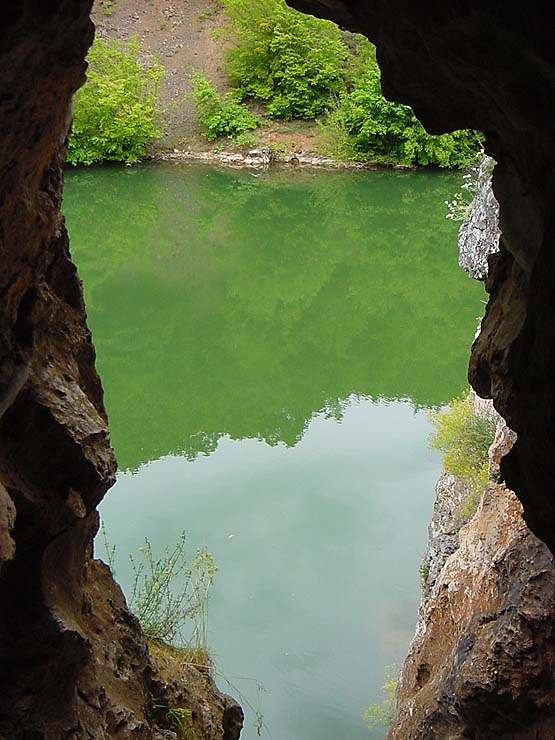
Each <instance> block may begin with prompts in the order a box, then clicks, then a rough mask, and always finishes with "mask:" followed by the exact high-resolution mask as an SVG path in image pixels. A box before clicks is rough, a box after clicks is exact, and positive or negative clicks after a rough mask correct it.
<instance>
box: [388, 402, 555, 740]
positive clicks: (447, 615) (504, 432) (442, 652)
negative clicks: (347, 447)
mask: <svg viewBox="0 0 555 740" xmlns="http://www.w3.org/2000/svg"><path fill="white" fill-rule="evenodd" d="M488 403H491V402H487V401H483V400H481V399H478V398H476V397H474V404H475V410H476V411H477V413H479V414H481V415H486V416H489V415H490V414H491V413H492V409H491V406H490V407H489V408H488ZM514 442H515V436H514V433H513V432H511V431H510V430H509V429H508V428H507V425H506V423H505V421H504V420H503V419H501V418H498V422H497V432H496V436H495V440H494V442H493V443H492V445H491V447H490V449H489V458H490V474H491V475H495V473H496V472H498V469H499V460H500V458H502V457H503V456H504V455H505V454H507V452H508V451H509V450H510V448H511V446H512V445H513V444H514ZM469 493H470V491H469V489H468V488H467V486H466V484H465V483H464V481H462V480H460V479H458V478H456V477H455V476H452V475H450V474H449V473H446V472H444V473H443V474H442V476H441V478H440V480H439V482H438V485H437V488H436V501H435V505H434V515H433V518H432V522H431V524H430V527H429V532H428V545H427V548H426V552H425V554H424V558H423V561H422V568H421V579H422V601H421V606H420V613H419V619H418V625H417V629H416V634H415V637H414V639H413V641H412V644H411V647H410V651H409V654H408V656H407V658H406V660H405V662H404V664H403V667H402V670H401V673H400V677H399V684H398V692H397V711H396V714H395V718H394V721H393V724H392V726H391V729H390V731H389V734H388V740H418V739H421V740H435V739H437V740H462V738H475V740H482V739H483V740H489V739H490V738H494V737H495V738H500V740H509V739H510V740H513V739H514V740H519V739H520V740H525V739H526V740H527V739H528V738H530V739H532V738H533V739H534V740H550V739H551V738H553V737H555V673H554V671H553V668H554V665H555V644H554V643H553V639H554V637H555V558H554V557H553V555H552V554H551V552H550V551H549V549H548V548H547V546H546V545H545V544H544V543H543V542H541V540H539V539H538V538H537V537H535V536H534V535H533V534H532V533H531V532H530V530H529V528H528V527H527V526H526V524H525V522H524V520H523V518H522V507H521V505H520V502H519V501H518V499H517V498H516V496H515V495H514V494H513V493H512V492H511V491H509V490H508V489H507V488H506V487H505V486H504V485H495V484H493V483H490V484H489V485H488V486H487V488H486V490H485V493H484V495H483V497H482V500H481V502H480V504H479V506H478V510H477V511H476V513H475V514H474V515H473V516H472V518H471V519H470V521H468V514H467V513H466V510H465V508H466V507H465V501H466V499H467V496H468V495H469Z"/></svg>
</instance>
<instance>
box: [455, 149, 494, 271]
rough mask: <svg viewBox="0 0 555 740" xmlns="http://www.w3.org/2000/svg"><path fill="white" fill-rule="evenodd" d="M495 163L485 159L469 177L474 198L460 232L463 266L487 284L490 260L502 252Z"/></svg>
mask: <svg viewBox="0 0 555 740" xmlns="http://www.w3.org/2000/svg"><path fill="white" fill-rule="evenodd" d="M494 166H495V162H494V161H493V159H492V158H491V157H488V156H487V155H484V156H483V157H482V159H481V161H480V162H479V163H478V164H477V165H475V166H474V167H473V168H472V169H471V171H470V172H469V173H468V174H467V175H465V178H466V182H465V184H464V185H463V187H466V188H468V189H469V190H470V192H472V193H473V195H474V197H473V199H472V203H471V204H470V208H469V210H468V213H467V214H466V216H465V218H464V220H463V222H462V224H461V227H460V229H459V265H460V266H461V267H462V269H463V270H464V271H465V272H467V273H468V274H469V275H470V277H472V278H475V279H476V280H484V279H485V277H486V275H487V274H488V257H489V255H490V254H495V253H496V252H498V251H499V237H500V236H501V230H500V229H499V204H498V203H497V201H496V199H495V195H494V194H493V188H492V172H493V168H494Z"/></svg>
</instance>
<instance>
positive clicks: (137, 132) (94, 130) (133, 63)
mask: <svg viewBox="0 0 555 740" xmlns="http://www.w3.org/2000/svg"><path fill="white" fill-rule="evenodd" d="M140 54H141V46H140V44H139V42H138V41H136V40H133V41H129V42H126V43H124V42H122V41H118V40H117V39H108V40H104V39H101V38H99V37H97V38H96V39H95V41H94V44H93V46H92V47H91V49H90V51H89V55H88V62H89V69H88V73H87V82H86V83H85V85H84V86H83V87H82V88H81V89H80V90H78V91H77V93H76V95H75V98H74V109H73V133H72V135H71V138H70V141H69V149H68V161H69V162H71V163H72V164H85V165H89V164H93V162H101V161H103V160H113V161H125V162H136V161H137V160H138V159H140V157H142V156H144V155H145V154H146V151H147V147H148V145H149V144H150V142H151V141H152V140H153V139H155V138H156V137H158V136H160V134H161V133H162V131H161V126H160V124H159V117H158V105H157V101H158V91H159V89H160V85H161V83H162V80H163V69H162V67H161V65H160V64H159V63H158V62H156V61H151V63H150V65H149V66H148V67H146V68H145V67H144V66H143V64H142V63H141V59H140Z"/></svg>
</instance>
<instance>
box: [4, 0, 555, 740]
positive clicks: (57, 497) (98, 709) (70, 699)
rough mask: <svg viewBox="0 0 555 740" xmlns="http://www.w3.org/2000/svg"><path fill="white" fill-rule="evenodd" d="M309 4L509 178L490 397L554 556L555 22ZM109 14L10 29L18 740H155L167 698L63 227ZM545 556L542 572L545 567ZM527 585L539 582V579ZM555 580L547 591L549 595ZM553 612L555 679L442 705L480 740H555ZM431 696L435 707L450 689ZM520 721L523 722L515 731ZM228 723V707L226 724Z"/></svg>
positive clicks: (46, 16)
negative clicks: (130, 556)
mask: <svg viewBox="0 0 555 740" xmlns="http://www.w3.org/2000/svg"><path fill="white" fill-rule="evenodd" d="M296 4H297V5H298V6H300V7H301V9H303V10H309V11H312V12H315V13H317V14H322V15H329V14H333V15H334V17H335V19H336V20H338V21H339V22H340V23H342V24H344V25H345V26H349V27H350V28H353V29H355V30H360V31H363V32H365V33H367V34H368V35H369V36H370V37H371V38H374V39H375V41H376V43H377V47H378V50H379V55H380V61H381V64H382V69H383V71H384V79H385V80H386V89H387V92H388V94H389V95H391V96H393V97H397V98H399V99H402V100H403V101H405V102H408V103H410V104H412V105H413V107H414V108H415V110H416V112H417V113H418V114H419V116H420V117H421V118H422V120H423V121H424V123H425V124H426V125H427V127H428V128H429V129H431V130H436V131H442V130H449V129H452V128H461V127H467V126H470V127H475V128H480V129H483V130H484V131H485V133H486V148H487V151H488V152H489V153H490V154H492V155H493V156H494V157H495V159H496V160H497V161H498V163H499V164H498V167H497V169H496V174H495V189H496V194H497V197H498V199H499V201H500V206H501V226H502V231H503V242H502V250H501V254H500V256H499V257H498V258H496V259H495V260H494V261H493V263H492V271H491V274H490V279H489V285H488V288H489V291H490V296H491V298H490V303H489V306H488V310H487V314H486V319H485V322H484V329H483V331H482V333H481V335H480V338H479V339H478V341H477V343H476V344H475V345H474V349H473V355H472V359H471V380H472V382H473V385H474V386H475V388H476V389H477V390H478V391H479V392H480V393H482V394H483V395H485V396H493V397H494V402H495V405H496V407H497V409H498V410H499V411H500V412H501V413H502V414H503V415H504V416H505V418H506V419H507V420H508V422H509V424H510V426H511V427H512V428H514V429H515V430H516V431H517V432H518V435H519V437H518V443H517V445H515V447H514V448H513V450H512V451H511V453H510V455H509V456H507V457H506V458H505V459H504V461H503V463H502V473H503V474H504V476H505V478H506V480H507V482H508V483H509V484H510V486H511V487H512V488H513V489H514V490H515V491H516V493H517V495H518V496H519V498H520V500H521V501H522V502H523V505H524V514H525V517H526V520H527V522H528V523H529V525H530V526H531V528H532V530H533V531H534V532H535V533H536V534H538V535H539V536H540V537H541V538H542V539H543V540H544V541H545V542H546V543H547V544H548V545H549V546H550V547H553V535H552V531H553V527H552V524H553V504H552V495H551V474H550V468H549V461H550V459H551V457H552V445H553V444H554V442H553V435H552V434H551V430H552V416H553V414H552V392H553V391H552V387H553V381H552V376H553V374H552V364H553V359H552V358H553V356H554V342H553V331H552V326H553V317H552V315H551V312H552V303H553V302H552V300H551V298H552V292H553V289H552V282H551V281H552V279H553V278H552V275H553V270H552V265H551V260H552V256H551V255H552V248H551V241H552V238H553V230H554V227H553V207H552V206H553V193H554V192H555V188H554V187H553V174H552V173H553V170H552V168H551V160H552V158H553V155H552V141H553V127H554V123H553V122H554V116H553V115H552V113H553V83H552V79H553V68H554V66H555V65H554V59H553V49H552V45H551V43H550V39H549V28H550V24H549V22H548V21H549V8H548V6H547V4H545V5H544V4H540V5H538V6H534V7H533V8H527V9H526V10H524V9H522V8H519V7H517V6H516V5H515V6H510V7H508V8H507V7H504V8H503V13H501V10H500V8H499V6H498V5H497V4H495V3H491V4H487V5H483V4H481V5H479V6H471V7H467V6H466V5H463V3H455V4H452V5H451V6H450V7H449V8H444V7H442V8H439V7H438V6H437V4H436V3H432V2H430V3H427V4H425V5H424V6H420V7H419V8H418V9H414V8H411V7H410V4H408V3H404V2H399V3H397V5H396V11H397V12H395V13H394V12H393V11H392V9H391V8H390V7H389V8H387V9H386V8H385V7H384V6H385V4H383V3H380V2H367V3H362V2H360V3H357V2H349V3H347V2H345V3H341V2H337V3H333V4H332V5H330V4H329V3H327V2H326V3H320V2H302V3H301V2H300V1H299V2H298V3H296ZM89 11H90V3H88V2H84V1H83V2H69V0H66V1H65V2H60V3H43V2H39V1H38V0H34V1H31V0H29V2H24V3H21V4H20V5H19V6H18V7H17V8H13V9H12V10H10V11H9V12H8V11H6V12H5V14H4V21H5V24H4V26H3V30H2V36H1V47H0V82H1V85H2V90H1V95H0V100H1V108H0V121H1V126H2V131H3V132H4V139H3V147H2V153H1V158H0V167H1V171H2V199H1V201H0V217H1V227H2V228H1V232H0V236H1V239H2V243H1V249H2V264H3V270H2V275H1V283H0V292H1V295H2V305H3V311H2V316H1V324H0V348H1V357H0V362H1V365H0V389H1V394H2V403H1V405H0V408H1V410H2V419H1V424H0V436H1V439H2V443H1V461H0V471H1V481H2V485H1V487H0V516H1V519H0V567H1V574H2V582H1V584H0V598H1V603H2V614H1V632H0V634H1V638H2V645H1V647H2V650H1V659H2V663H3V669H4V670H3V671H2V676H3V677H4V681H3V689H5V690H3V692H2V703H1V707H0V708H1V723H0V732H2V733H3V734H4V735H5V736H6V737H12V738H18V737H24V738H30V737H37V738H38V737H52V738H57V737H67V736H72V734H73V736H76V737H80V736H83V737H84V736H87V735H86V733H87V732H88V736H92V737H114V736H116V734H115V733H116V732H118V733H119V734H120V736H129V737H131V736H132V735H133V734H134V735H135V736H137V737H140V736H143V737H152V736H153V734H152V730H151V726H150V724H149V722H150V719H151V718H150V717H149V712H150V711H151V710H150V709H149V707H151V696H152V692H155V691H158V692H160V691H161V689H160V686H159V684H157V683H156V681H155V680H153V676H152V668H151V665H150V662H149V660H150V659H149V657H148V654H147V651H146V647H145V644H144V641H143V638H142V636H141V634H140V631H139V630H138V629H137V626H136V624H135V623H134V622H133V619H132V618H130V617H129V616H127V615H126V612H125V608H124V606H123V602H122V601H121V596H120V595H119V592H118V590H117V588H116V587H115V586H114V584H113V583H112V582H111V579H110V577H109V575H108V574H107V573H106V571H105V570H103V569H102V568H101V567H99V566H98V565H97V564H94V563H93V562H91V560H90V543H91V540H92V536H93V534H94V531H95V528H96V521H97V518H96V517H97V514H96V506H97V504H98V502H99V501H100V500H101V498H102V496H103V494H104V493H105V492H106V490H107V489H108V488H109V487H110V486H111V484H112V482H113V477H114V472H115V463H114V459H113V456H112V453H111V451H110V448H109V445H108V435H107V426H106V417H105V413H104V407H103V402H102V390H101V386H100V382H99V379H98V376H97V375H96V371H95V369H94V350H93V347H92V343H91V340H90V335H89V333H88V330H87V328H86V320H85V311H84V305H83V303H82V299H81V292H80V285H79V281H78V278H77V276H76V273H75V269H74V268H73V266H72V263H71V261H70V258H69V252H68V240H67V234H66V232H65V230H64V226H63V221H62V219H61V217H60V212H59V209H60V202H61V177H60V173H61V167H62V164H63V152H62V151H60V145H61V143H62V142H63V140H64V139H65V136H66V134H67V126H68V115H67V112H68V110H69V101H70V98H71V95H72V93H73V92H74V90H75V89H76V88H77V86H78V85H79V84H80V83H81V82H82V80H83V74H84V64H83V60H84V57H85V53H86V49H87V47H88V45H89V43H90V41H91V38H92V27H91V24H90V21H89ZM476 79H479V80H480V84H479V85H476ZM21 310H24V312H25V316H23V315H22V314H20V311H21ZM531 359H532V361H531ZM76 411H77V413H76ZM530 557H531V559H532V560H534V561H535V562H540V560H541V558H540V556H539V554H538V551H537V550H534V552H532V551H530ZM541 557H542V558H544V560H541V562H542V563H543V562H546V563H547V559H545V558H546V557H547V556H545V555H542V556H541ZM514 568H515V572H517V573H518V572H521V568H522V563H520V562H516V563H514ZM546 573H547V571H546V570H545V569H543V570H542V569H540V572H539V573H538V576H537V577H538V578H540V579H541V578H543V579H544V580H545V581H546V583H545V588H544V589H543V591H544V593H546V594H548V593H549V589H548V586H549V582H550V580H549V576H548V575H546ZM542 574H543V575H542ZM15 576H18V577H17V578H16V577H15ZM542 609H543V611H541V614H539V615H536V616H533V619H535V620H536V621H538V620H539V621H541V623H542V625H543V626H545V627H546V631H545V632H542V640H543V642H541V649H542V652H543V655H544V657H545V658H546V661H547V662H546V663H542V664H541V666H539V667H537V673H536V674H534V676H535V679H534V691H533V692H529V693H528V694H527V695H526V696H520V695H518V693H517V695H516V699H515V694H514V691H513V694H511V693H510V692H507V691H498V690H496V687H495V686H493V687H488V686H485V687H482V688H481V693H479V695H478V696H476V695H472V694H471V695H464V693H462V694H455V695H453V696H448V695H443V699H444V704H443V705H442V704H441V702H440V703H439V705H437V706H439V709H441V707H442V706H443V707H444V708H445V706H447V708H448V710H449V711H451V712H452V710H453V708H454V709H455V710H456V712H455V713H456V716H457V718H458V720H459V721H460V723H461V725H462V726H463V727H464V728H465V731H469V728H470V729H471V730H472V731H474V734H475V736H476V737H483V738H486V737H490V736H491V732H492V728H495V732H496V734H499V735H500V736H504V737H522V738H527V737H530V738H531V737H538V736H539V737H544V736H545V737H546V738H548V737H550V736H551V735H550V734H549V733H550V732H551V728H552V726H553V710H552V707H551V700H552V696H553V692H552V690H551V689H552V686H551V683H550V682H552V675H551V676H550V675H549V670H548V669H547V668H546V667H545V666H546V665H547V664H548V663H549V656H550V654H551V653H550V650H551V649H552V647H551V646H552V639H551V637H550V633H549V625H550V620H551V618H552V614H553V610H552V606H551V603H550V602H549V600H548V601H547V602H546V603H545V604H544V605H543V606H542ZM114 615H116V616H114ZM23 616H25V618H24V619H23V618H22V617H23ZM29 616H32V617H33V619H31V620H30V619H29ZM520 616H522V615H520ZM527 619H528V622H530V620H531V619H532V617H531V616H530V614H528V616H527ZM485 624H487V622H485ZM45 638H46V639H45ZM108 644H109V645H111V646H112V647H111V648H110V649H108V647H107V645H108ZM474 645H475V635H474V636H473V635H469V636H468V639H465V640H463V641H461V642H460V644H459V645H458V646H457V654H456V658H457V661H458V664H459V665H462V664H464V663H465V661H466V660H467V658H468V656H469V655H472V650H473V648H474ZM518 660H520V658H518ZM528 668H530V666H529V665H527V670H528ZM122 675H125V676H126V682H125V686H126V691H125V696H122V695H121V686H122V683H121V680H120V679H121V676H122ZM422 675H424V674H423V673H422V671H421V672H420V676H421V677H422ZM426 675H427V674H426ZM517 676H518V671H517V673H516V674H515V679H516V677H517ZM45 679H46V680H45ZM421 684H422V690H423V691H424V692H425V691H426V690H427V687H429V686H430V685H431V682H430V681H429V680H426V681H423V680H421ZM512 685H513V686H514V684H512ZM159 695H160V694H159ZM549 697H551V699H550V698H549ZM166 701H167V699H166ZM486 702H487V704H488V711H487V712H485V711H484V706H485V703H486ZM511 702H512V704H511ZM508 707H510V708H511V711H512V713H513V717H511V719H510V725H506V724H505V725H504V724H503V717H504V716H505V715H506V714H507V708H508ZM436 708H437V707H436ZM496 708H497V711H496ZM227 711H228V710H227V708H226V707H221V708H220V717H221V721H222V722H224V724H226V723H227V722H228V720H227V719H225V721H224V719H222V718H225V717H228V714H226V712H227ZM438 711H439V710H438ZM440 714H441V712H440ZM493 718H495V721H494V719H493ZM515 718H516V719H515ZM422 721H424V722H426V721H427V722H428V725H424V726H425V727H426V728H427V729H426V731H427V732H428V735H427V736H428V737H434V736H438V735H433V734H432V733H433V732H435V730H434V726H433V724H430V720H425V719H424V720H422ZM495 723H497V724H495ZM438 726H440V727H441V723H440V722H439V721H438ZM515 727H518V730H517V729H515ZM417 732H421V729H420V730H419V729H418V728H416V729H415V730H414V737H418V736H422V735H418V734H417ZM141 733H142V734H141ZM488 733H490V734H488ZM503 733H504V734H503ZM441 736H442V737H446V735H445V734H444V735H441ZM228 737H230V735H229V734H228Z"/></svg>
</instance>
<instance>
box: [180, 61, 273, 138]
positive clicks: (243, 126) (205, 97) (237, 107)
mask: <svg viewBox="0 0 555 740" xmlns="http://www.w3.org/2000/svg"><path fill="white" fill-rule="evenodd" d="M191 85H192V89H193V100H194V102H195V109H196V112H197V118H198V122H199V123H200V125H201V126H202V127H203V129H204V135H205V137H206V138H207V139H208V141H214V139H217V138H218V136H237V135H240V134H243V133H244V132H245V131H252V130H254V129H255V128H258V126H260V123H261V122H260V119H259V118H258V116H256V115H255V114H254V113H251V112H250V111H249V109H248V108H247V106H246V105H242V104H241V103H240V102H239V101H238V99H237V94H236V93H233V92H228V93H226V94H225V95H224V96H221V95H219V94H218V92H217V90H216V89H215V88H214V86H213V85H212V84H211V83H210V82H209V81H208V80H206V79H205V78H204V77H203V76H202V75H201V74H200V73H198V72H197V73H195V74H194V75H193V78H192V81H191Z"/></svg>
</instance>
